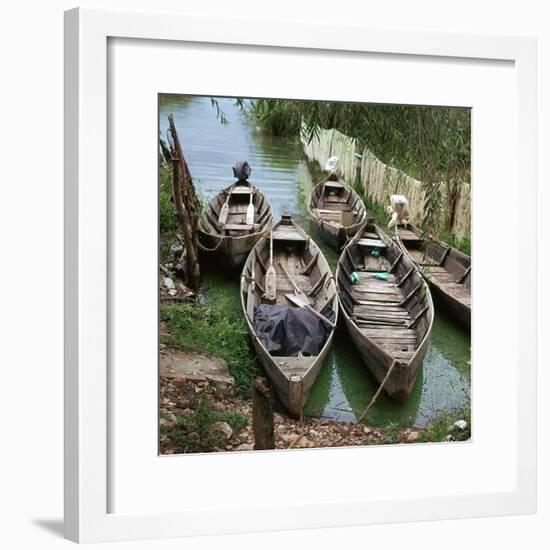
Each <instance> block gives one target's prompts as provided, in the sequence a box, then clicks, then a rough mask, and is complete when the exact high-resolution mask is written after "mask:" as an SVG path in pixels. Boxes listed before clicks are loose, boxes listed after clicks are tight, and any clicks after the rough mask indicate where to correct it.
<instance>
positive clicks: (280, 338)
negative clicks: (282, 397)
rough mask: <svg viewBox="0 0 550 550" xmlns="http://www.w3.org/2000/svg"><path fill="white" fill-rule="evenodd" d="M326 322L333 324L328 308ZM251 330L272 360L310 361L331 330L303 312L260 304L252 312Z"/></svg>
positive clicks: (283, 306) (305, 311) (286, 307)
mask: <svg viewBox="0 0 550 550" xmlns="http://www.w3.org/2000/svg"><path fill="white" fill-rule="evenodd" d="M325 316H326V317H327V319H330V320H331V321H333V320H334V311H332V309H330V308H328V310H327V312H326V313H325ZM254 330H255V331H256V334H257V335H258V338H259V339H260V341H261V342H262V344H263V345H264V347H265V349H266V350H267V351H268V352H269V353H270V355H273V356H279V357H298V356H299V355H301V356H306V357H311V356H315V355H319V353H320V352H321V351H322V349H323V346H324V345H325V342H326V341H327V338H328V337H329V336H330V333H331V329H330V328H329V327H327V325H326V324H325V323H324V322H323V321H322V320H321V319H319V317H317V316H315V315H314V314H313V313H311V312H310V311H308V310H307V309H303V308H299V307H295V306H288V305H276V304H260V305H259V306H258V308H257V309H256V311H255V312H254Z"/></svg>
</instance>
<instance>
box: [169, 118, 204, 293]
mask: <svg viewBox="0 0 550 550" xmlns="http://www.w3.org/2000/svg"><path fill="white" fill-rule="evenodd" d="M168 124H169V130H168V131H169V134H168V136H169V143H170V153H171V155H172V195H173V199H174V205H175V208H176V217H177V220H178V226H179V229H180V232H181V233H182V236H183V245H184V249H185V252H184V254H185V260H186V261H185V267H184V272H185V278H186V281H185V283H186V284H187V285H188V286H189V287H190V288H192V289H193V290H197V289H198V287H199V283H200V267H199V259H198V243H197V224H198V219H199V208H200V206H199V201H198V199H197V196H196V194H195V187H194V186H193V180H192V178H191V174H190V172H189V167H188V166H187V162H185V157H184V156H183V151H182V148H181V144H180V141H179V138H178V134H177V131H176V126H175V124H174V119H173V117H172V115H170V116H169V117H168Z"/></svg>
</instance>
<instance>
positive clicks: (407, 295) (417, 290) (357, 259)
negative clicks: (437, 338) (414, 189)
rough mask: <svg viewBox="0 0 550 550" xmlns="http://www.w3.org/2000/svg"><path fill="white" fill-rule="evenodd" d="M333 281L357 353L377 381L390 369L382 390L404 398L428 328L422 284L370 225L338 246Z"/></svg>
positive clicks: (429, 309)
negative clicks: (339, 248)
mask: <svg viewBox="0 0 550 550" xmlns="http://www.w3.org/2000/svg"><path fill="white" fill-rule="evenodd" d="M354 280H355V281H354ZM336 281H337V286H338V296H339V298H340V304H341V306H342V316H343V318H344V322H345V324H346V327H347V329H348V331H349V334H350V336H351V338H352V340H353V342H354V343H355V345H356V346H357V349H358V350H359V353H360V354H361V356H362V357H363V360H364V361H365V363H366V364H367V367H368V368H369V369H370V370H371V372H372V374H373V375H374V376H375V378H376V379H377V380H378V382H379V383H382V382H383V381H384V380H385V379H386V375H388V371H389V369H390V368H391V369H392V371H391V373H389V376H388V378H387V379H386V381H385V383H384V390H385V391H386V392H387V393H388V395H389V396H390V397H391V398H392V399H393V400H395V401H397V402H399V403H403V402H405V401H406V400H407V399H408V397H409V395H410V393H411V391H412V389H413V387H414V383H415V381H416V377H417V374H418V370H419V369H420V366H421V365H422V361H423V359H424V356H425V355H426V351H427V349H428V343H429V339H430V334H431V330H432V324H433V317H434V309H433V303H432V298H431V295H430V290H429V288H428V285H427V284H426V282H425V281H424V279H423V278H422V276H421V275H420V273H419V272H418V269H417V268H416V266H415V265H414V263H413V262H412V261H411V259H410V258H409V257H408V256H407V255H406V254H405V253H404V252H403V251H402V250H401V248H400V247H399V245H398V244H397V243H396V242H395V241H393V240H392V239H390V238H389V237H388V236H387V235H386V234H385V233H384V232H383V231H382V230H381V229H380V228H378V227H377V226H375V225H373V224H366V225H365V227H364V228H363V229H362V230H361V231H359V232H358V233H357V234H356V235H355V237H354V238H353V239H352V240H351V241H350V242H349V244H348V245H347V246H346V247H345V249H344V250H343V251H342V255H341V256H340V259H339V261H338V267H337V270H336Z"/></svg>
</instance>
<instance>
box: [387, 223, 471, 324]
mask: <svg viewBox="0 0 550 550" xmlns="http://www.w3.org/2000/svg"><path fill="white" fill-rule="evenodd" d="M397 241H398V242H399V245H400V246H401V248H402V249H403V250H404V251H405V253H406V254H407V255H408V256H409V257H410V258H411V260H412V261H413V262H415V264H416V265H417V266H418V267H419V269H420V271H421V272H422V274H423V275H424V277H425V278H426V280H427V281H428V283H429V285H430V288H431V290H432V293H433V296H434V299H435V300H436V301H437V302H439V303H441V305H442V306H444V307H445V308H446V309H447V310H448V311H449V312H450V313H451V315H452V316H453V317H455V318H456V319H457V320H458V321H459V322H460V323H461V324H462V325H463V326H465V327H466V328H468V329H469V328H470V319H471V290H470V284H471V259H470V256H467V255H466V254H464V253H462V252H460V250H457V249H456V248H453V247H452V246H449V245H447V244H445V243H443V242H441V241H438V240H436V239H425V238H423V236H422V232H421V230H420V229H418V228H417V227H415V226H412V225H409V226H407V228H405V227H403V226H399V227H398V228H397Z"/></svg>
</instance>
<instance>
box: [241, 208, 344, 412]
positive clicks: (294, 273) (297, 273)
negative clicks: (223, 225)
mask: <svg viewBox="0 0 550 550" xmlns="http://www.w3.org/2000/svg"><path fill="white" fill-rule="evenodd" d="M271 247H272V253H270V249H271ZM271 258H272V261H271ZM270 265H273V266H274V267H275V270H276V291H275V300H274V301H273V302H272V303H268V302H267V299H266V281H265V277H266V273H267V271H268V269H269V266H270ZM294 285H296V286H297V287H298V289H299V290H300V291H301V292H303V293H304V294H305V295H306V296H307V299H308V300H309V302H310V305H311V307H313V308H314V309H315V310H316V312H317V313H318V314H321V316H323V317H324V318H325V319H326V322H323V321H322V320H321V319H319V318H318V317H317V316H315V315H313V314H311V313H310V312H309V311H305V310H304V309H301V308H298V307H296V306H295V305H294V302H295V297H296V296H297V294H291V293H292V292H293V291H294V290H295V286H294ZM289 298H291V299H289ZM241 301H242V307H243V311H244V313H245V317H246V322H247V325H248V331H249V333H250V337H251V340H252V343H253V346H254V349H255V350H256V353H257V355H258V357H259V359H260V362H261V364H262V365H263V367H264V369H265V371H266V373H267V375H268V376H269V378H270V379H271V382H272V384H273V387H274V389H275V391H276V392H277V395H278V396H279V398H280V400H281V401H282V403H283V404H284V406H285V407H286V408H287V409H288V411H289V412H290V413H291V414H292V415H293V416H295V417H298V418H300V417H302V415H303V408H304V404H305V403H306V401H307V399H308V396H309V393H310V391H311V387H312V386H313V383H314V382H315V379H316V378H317V376H318V374H319V372H320V370H321V367H322V365H323V361H324V360H325V358H326V356H327V353H328V351H329V349H330V346H331V344H332V338H333V335H334V326H335V325H336V321H337V318H338V299H337V295H336V285H335V282H334V278H333V276H332V273H331V270H330V267H329V265H328V263H327V260H326V258H325V257H324V255H323V253H322V252H321V251H320V249H319V248H318V246H317V245H316V243H315V242H314V241H313V239H311V238H310V237H309V236H308V235H307V234H306V233H305V232H304V231H303V230H302V229H301V228H300V227H299V226H298V225H296V224H295V223H294V221H293V220H292V219H291V218H290V216H283V217H282V219H281V221H280V222H279V223H277V224H276V225H275V226H274V227H273V230H272V232H270V233H266V234H265V235H264V236H263V237H262V238H261V239H260V241H259V242H258V243H257V244H256V246H255V247H254V248H253V249H252V251H251V252H250V255H249V256H248V258H247V260H246V263H245V265H244V268H243V271H242V275H241ZM281 306H282V307H281ZM276 316H279V317H278V319H279V321H280V319H281V316H282V317H284V318H286V319H287V322H288V324H286V325H285V324H284V323H282V322H279V324H277V326H276V327H275V324H276V320H275V319H276ZM331 325H333V326H331ZM266 327H268V328H269V329H273V333H276V335H274V336H273V337H274V338H276V337H279V338H283V339H284V338H286V339H289V340H291V341H292V344H293V345H294V344H297V345H298V346H299V349H298V348H296V349H293V352H292V353H291V354H289V348H290V346H289V345H287V342H282V343H281V342H279V343H280V344H281V346H280V349H275V348H277V346H276V345H274V344H273V342H272V341H270V339H269V338H270V337H269V336H266V332H265V328H266ZM287 329H288V330H287ZM302 330H304V331H306V332H307V331H308V330H309V332H308V333H307V337H303V336H301V331H302ZM311 349H314V352H311Z"/></svg>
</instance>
